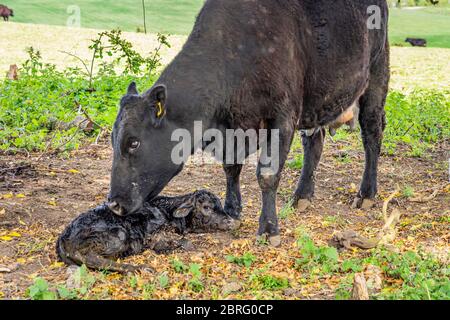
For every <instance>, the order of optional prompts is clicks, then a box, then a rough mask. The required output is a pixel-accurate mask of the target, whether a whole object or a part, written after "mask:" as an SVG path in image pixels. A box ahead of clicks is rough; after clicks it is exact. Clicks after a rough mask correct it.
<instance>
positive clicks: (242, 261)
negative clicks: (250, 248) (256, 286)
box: [226, 252, 256, 268]
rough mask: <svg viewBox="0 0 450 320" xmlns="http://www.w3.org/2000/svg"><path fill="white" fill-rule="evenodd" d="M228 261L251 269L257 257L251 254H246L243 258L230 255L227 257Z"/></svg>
mask: <svg viewBox="0 0 450 320" xmlns="http://www.w3.org/2000/svg"><path fill="white" fill-rule="evenodd" d="M226 259H227V261H228V262H230V263H235V264H237V265H239V266H243V267H246V268H250V267H251V265H252V263H253V262H255V260H256V257H255V256H254V255H253V254H251V253H250V252H246V253H244V254H243V255H242V256H241V257H237V256H232V255H228V256H226Z"/></svg>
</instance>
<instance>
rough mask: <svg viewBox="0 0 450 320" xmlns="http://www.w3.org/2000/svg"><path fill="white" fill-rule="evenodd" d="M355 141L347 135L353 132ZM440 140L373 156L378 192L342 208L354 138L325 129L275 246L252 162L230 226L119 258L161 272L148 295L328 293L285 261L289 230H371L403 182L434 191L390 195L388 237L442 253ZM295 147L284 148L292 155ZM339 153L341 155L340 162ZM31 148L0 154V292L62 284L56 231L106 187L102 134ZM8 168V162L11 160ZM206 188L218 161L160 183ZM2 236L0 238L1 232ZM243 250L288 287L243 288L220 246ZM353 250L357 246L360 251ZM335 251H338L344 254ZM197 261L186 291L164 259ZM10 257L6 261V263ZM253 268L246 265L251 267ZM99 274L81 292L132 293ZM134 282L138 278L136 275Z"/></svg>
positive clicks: (216, 178) (445, 205) (445, 207)
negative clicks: (423, 150) (392, 215)
mask: <svg viewBox="0 0 450 320" xmlns="http://www.w3.org/2000/svg"><path fill="white" fill-rule="evenodd" d="M356 140H357V139H356ZM448 150H449V146H448V144H447V145H440V146H436V147H435V148H434V150H433V151H432V152H431V153H429V154H428V155H427V156H425V157H423V158H402V157H387V156H383V157H382V159H381V163H380V170H379V176H380V177H379V199H378V200H377V206H376V208H374V209H371V210H369V211H362V210H357V209H351V202H352V200H353V198H354V196H355V194H356V186H357V185H358V184H359V182H360V177H361V174H362V170H363V161H364V153H363V151H362V149H361V147H360V142H359V141H355V142H354V143H350V142H345V141H342V142H333V141H332V140H331V139H330V138H327V145H326V150H325V153H324V157H323V161H322V163H321V165H320V168H319V170H318V173H317V186H316V199H315V200H314V203H313V206H312V207H311V208H310V209H309V210H308V211H307V212H306V213H303V214H300V213H297V212H296V213H294V214H291V215H290V216H288V217H287V218H285V219H282V220H281V221H280V225H281V233H282V245H281V247H280V248H272V247H269V246H265V245H260V244H257V243H256V242H255V234H256V230H257V224H258V214H259V211H260V192H259V189H258V184H257V181H256V177H255V167H254V165H251V164H249V165H247V166H246V167H245V169H244V171H243V174H242V180H241V181H242V193H243V205H244V210H243V218H242V226H241V228H240V229H239V230H238V231H237V232H232V233H218V234H199V235H188V236H187V237H188V239H189V240H190V241H192V243H193V244H194V246H195V250H194V251H189V252H181V251H180V252H175V253H173V254H170V255H156V254H155V253H153V252H151V251H146V252H145V253H144V254H142V255H140V256H137V257H132V258H129V259H127V262H130V263H145V264H148V265H149V266H151V267H153V268H154V269H156V270H158V272H162V273H164V272H165V273H166V274H168V275H169V276H170V284H169V286H168V287H167V288H166V289H164V290H156V291H155V292H154V293H153V295H152V298H157V299H158V298H223V297H224V296H223V295H222V291H221V290H222V288H223V287H224V286H225V285H226V284H227V283H229V282H239V283H241V284H242V288H243V289H242V290H240V292H239V293H236V294H232V295H229V296H228V298H250V299H252V298H258V297H264V298H289V299H297V298H299V299H317V298H325V299H332V298H333V297H334V292H335V289H336V286H337V285H338V283H339V279H338V278H335V277H333V276H330V277H329V278H325V279H322V280H321V281H319V282H317V281H316V282H312V283H309V282H307V281H305V280H304V277H303V275H302V274H301V273H300V272H298V271H296V270H294V269H292V268H289V266H292V263H293V259H294V258H295V257H296V255H298V249H297V248H296V247H295V240H296V232H295V231H296V229H298V228H302V229H304V230H307V231H308V232H309V233H310V234H311V236H312V237H313V239H314V241H315V242H316V243H318V244H326V243H327V241H328V240H329V239H330V238H331V236H332V235H333V233H334V232H336V231H338V230H344V229H353V230H355V231H358V232H360V233H361V234H364V235H368V236H370V235H375V234H376V233H377V232H378V230H379V228H380V227H381V226H382V225H383V223H382V221H381V219H380V213H381V206H382V202H383V199H385V198H386V197H387V196H388V195H389V194H391V193H392V192H393V191H394V189H395V187H396V185H397V184H398V185H400V186H401V187H402V188H403V187H405V186H411V187H413V188H414V191H415V193H416V195H423V196H427V195H430V194H432V193H433V191H434V190H438V192H437V196H436V197H435V198H433V199H431V200H429V201H428V202H426V203H414V202H411V201H410V200H409V199H408V198H407V197H402V196H399V197H396V198H395V199H394V201H393V202H392V203H391V205H390V208H398V209H399V210H400V212H401V213H402V214H403V216H402V218H401V223H400V225H399V230H398V236H397V239H396V241H395V244H396V245H397V246H398V247H400V248H401V250H408V249H417V248H423V249H424V250H428V251H432V252H433V253H438V254H439V253H440V254H442V253H444V254H445V253H446V252H447V253H448V252H449V248H450V245H449V241H450V239H449V235H450V232H449V231H450V230H449V229H450V226H449V224H448V222H445V221H448V217H449V215H450V193H449V191H450V190H449V185H448V181H449V180H448V179H449V176H448V175H449V172H448ZM299 152H301V150H295V151H293V152H291V155H290V157H293V156H294V155H295V154H296V153H299ZM343 155H345V157H344V159H347V160H346V161H342V159H343ZM37 157H39V155H29V156H27V155H21V156H19V155H15V156H1V158H0V239H3V240H0V266H8V267H9V268H11V269H12V270H11V272H5V273H1V272H0V297H2V298H6V299H10V298H13V299H15V298H24V293H25V290H26V288H27V287H28V286H30V284H31V283H32V279H33V277H35V276H40V277H44V278H45V279H47V280H49V281H51V282H52V283H64V282H65V281H66V279H67V277H68V275H67V267H66V266H64V265H62V264H61V263H57V262H56V255H55V249H54V244H55V240H56V238H57V236H58V235H59V233H60V232H61V231H62V230H63V229H64V227H65V226H66V225H67V224H68V223H69V222H70V221H71V220H72V219H73V218H74V217H76V216H77V215H78V214H79V213H81V212H84V211H86V210H87V209H89V208H93V207H95V206H96V205H98V204H101V203H102V202H103V201H104V200H105V197H106V195H107V192H108V184H109V173H110V165H111V148H110V147H109V146H108V145H107V143H106V142H105V143H104V144H102V145H91V146H86V147H83V148H82V149H81V150H78V151H76V152H73V153H72V154H71V155H70V157H67V158H62V157H60V156H59V157H54V156H44V157H42V158H41V159H40V160H37ZM11 168H15V169H11ZM298 176H299V172H298V170H292V169H289V168H286V170H285V172H284V175H283V179H282V185H281V187H280V189H279V199H278V207H279V208H281V207H282V206H283V205H284V204H285V203H286V201H287V200H288V197H289V195H290V194H291V192H292V190H293V188H294V187H295V184H296V182H297V179H298ZM201 188H204V189H208V190H211V191H213V192H215V193H216V194H218V195H220V196H221V198H222V199H223V198H224V191H225V178H224V175H223V173H222V169H221V166H220V165H218V164H208V165H201V166H198V165H193V164H190V165H187V167H186V168H185V169H184V171H183V172H182V173H181V174H180V175H179V176H178V177H176V178H175V179H174V180H173V181H172V182H171V183H170V185H169V186H168V187H167V188H166V190H165V191H164V193H165V194H183V193H187V192H190V191H192V190H195V189H201ZM1 236H3V237H1ZM244 252H251V253H253V254H254V255H255V256H256V257H258V260H257V262H256V263H255V265H254V268H255V269H256V268H258V267H259V268H267V266H269V268H270V270H271V272H273V273H276V274H279V275H282V276H285V277H287V278H288V279H289V283H290V290H285V291H282V292H269V293H265V292H255V291H254V290H246V280H245V279H248V274H249V272H250V271H248V270H245V268H242V267H239V266H236V265H233V264H230V263H228V262H226V260H225V256H226V255H229V254H236V255H239V254H240V255H242V254H243V253H244ZM358 254H362V255H363V254H364V253H363V252H360V251H359V253H358ZM344 255H345V253H344ZM175 257H176V258H177V259H180V260H181V261H184V262H185V263H189V262H196V263H199V264H201V265H202V270H203V273H204V275H205V280H204V282H205V290H203V291H202V292H201V293H195V292H192V291H190V290H188V289H186V281H185V279H184V278H183V277H185V276H184V275H179V274H174V273H173V271H171V269H172V268H171V265H170V262H171V261H172V260H173V259H174V258H175ZM11 266H12V267H11ZM252 268H253V267H252ZM98 274H99V276H98V277H99V280H98V281H97V283H96V284H95V285H94V287H93V289H91V292H90V293H89V294H88V296H87V297H88V298H102V299H124V298H130V299H139V298H142V294H141V293H140V291H139V290H137V289H136V288H133V286H130V285H129V284H128V281H129V277H130V276H129V275H117V274H107V275H102V274H100V273H98ZM155 277H156V275H154V274H147V273H145V272H144V273H141V274H140V275H139V279H141V280H140V281H151V280H154V279H155ZM138 287H139V284H138Z"/></svg>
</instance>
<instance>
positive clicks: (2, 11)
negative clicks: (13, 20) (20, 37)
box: [0, 4, 14, 21]
mask: <svg viewBox="0 0 450 320" xmlns="http://www.w3.org/2000/svg"><path fill="white" fill-rule="evenodd" d="M0 17H3V20H4V21H8V20H9V17H14V11H13V10H12V9H10V8H8V7H7V6H5V5H3V4H0Z"/></svg>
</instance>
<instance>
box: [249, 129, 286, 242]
mask: <svg viewBox="0 0 450 320" xmlns="http://www.w3.org/2000/svg"><path fill="white" fill-rule="evenodd" d="M270 129H278V131H277V132H278V139H276V138H275V137H274V136H273V132H271V130H270ZM294 131H295V130H294V126H293V124H292V123H290V122H288V121H282V122H280V121H276V122H274V123H273V124H272V125H269V131H268V136H267V143H266V144H265V145H264V144H263V146H262V154H264V155H267V156H268V157H270V158H274V156H275V157H276V156H278V161H276V163H274V162H272V163H270V164H267V163H265V162H266V161H265V160H264V159H262V158H261V159H260V161H259V163H258V168H257V173H256V174H257V177H258V183H259V186H260V188H261V191H262V210H261V216H260V218H259V229H258V236H264V237H266V236H267V237H268V240H269V242H270V244H271V245H273V246H275V247H276V246H279V245H280V243H281V240H280V236H279V229H278V218H277V209H276V200H277V189H278V185H279V183H280V178H281V172H282V170H283V167H284V164H285V162H286V158H287V155H288V153H289V149H290V146H291V143H292V138H293V134H294ZM274 139H275V140H278V142H279V143H278V145H277V143H275V144H274V145H275V148H274V150H271V149H272V147H271V146H273V145H272V141H273V140H274ZM273 152H277V153H278V155H275V154H272V153H273Z"/></svg>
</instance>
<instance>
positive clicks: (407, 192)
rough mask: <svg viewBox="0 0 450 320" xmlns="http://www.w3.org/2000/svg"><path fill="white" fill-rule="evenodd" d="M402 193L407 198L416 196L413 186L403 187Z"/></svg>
mask: <svg viewBox="0 0 450 320" xmlns="http://www.w3.org/2000/svg"><path fill="white" fill-rule="evenodd" d="M402 194H403V196H404V197H405V198H411V197H413V196H414V188H413V187H411V186H406V187H404V188H403V191H402Z"/></svg>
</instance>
